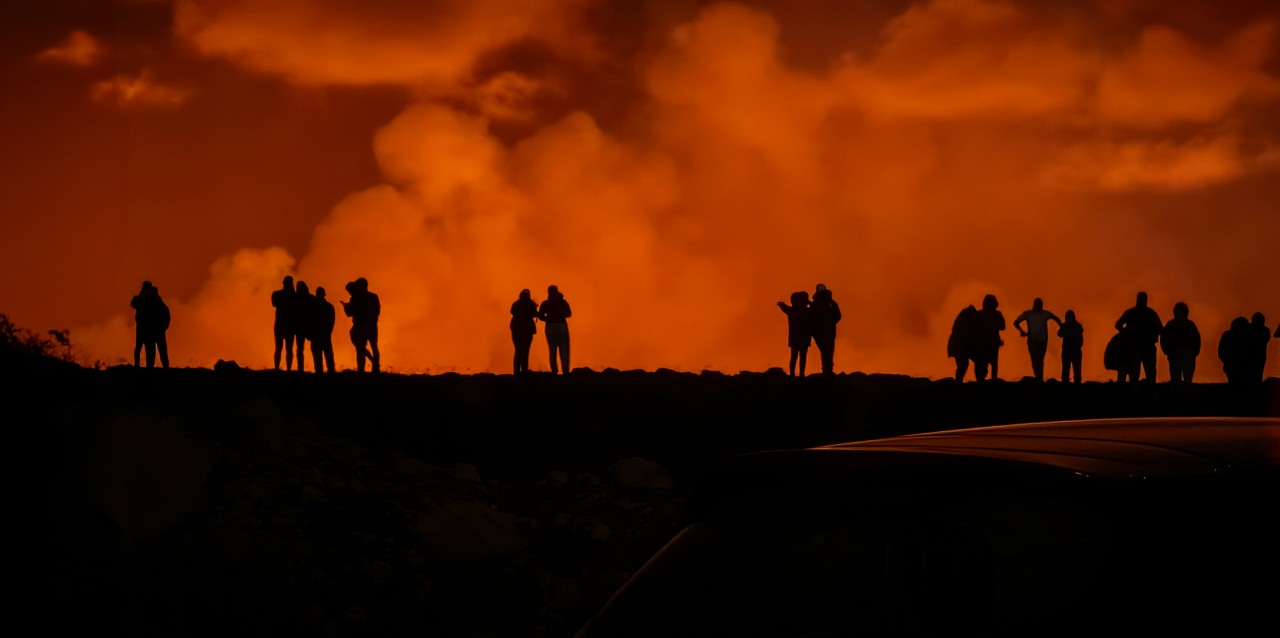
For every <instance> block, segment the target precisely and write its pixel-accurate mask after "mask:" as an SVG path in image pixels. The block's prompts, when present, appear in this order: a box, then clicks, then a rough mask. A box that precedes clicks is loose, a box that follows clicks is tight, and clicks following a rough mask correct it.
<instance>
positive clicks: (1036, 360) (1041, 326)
mask: <svg viewBox="0 0 1280 638" xmlns="http://www.w3.org/2000/svg"><path fill="white" fill-rule="evenodd" d="M1050 321H1052V322H1054V323H1056V324H1058V329H1059V330H1061V329H1062V320H1061V319H1059V318H1058V315H1055V314H1053V313H1052V312H1050V311H1048V310H1045V309H1044V301H1043V300H1042V299H1040V298H1039V297H1036V298H1035V300H1034V301H1032V302H1031V309H1030V310H1023V311H1022V314H1019V315H1018V318H1017V319H1014V320H1013V327H1014V328H1017V329H1018V334H1019V335H1021V336H1023V337H1025V338H1026V340H1027V352H1029V353H1030V354H1031V372H1032V373H1033V374H1035V377H1036V381H1044V354H1045V352H1047V351H1048V350H1049V322H1050ZM1024 323H1025V324H1027V329H1026V330H1023V329H1022V324H1024Z"/></svg>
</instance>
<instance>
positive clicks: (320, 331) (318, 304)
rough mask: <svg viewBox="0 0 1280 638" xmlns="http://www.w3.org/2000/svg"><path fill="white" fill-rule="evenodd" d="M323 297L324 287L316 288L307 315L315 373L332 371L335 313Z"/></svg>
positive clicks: (308, 337)
mask: <svg viewBox="0 0 1280 638" xmlns="http://www.w3.org/2000/svg"><path fill="white" fill-rule="evenodd" d="M325 296H326V293H325V290H324V286H317V287H316V295H315V297H313V298H312V299H313V300H312V302H311V310H310V312H308V313H307V314H308V319H307V325H308V330H307V339H308V340H309V341H310V342H311V359H312V360H313V361H314V362H315V367H314V369H315V371H316V372H324V371H325V370H326V369H327V370H328V371H329V372H333V371H334V368H333V326H334V324H335V323H336V322H337V313H336V312H335V311H334V308H333V304H331V303H329V300H328V299H326V298H325Z"/></svg>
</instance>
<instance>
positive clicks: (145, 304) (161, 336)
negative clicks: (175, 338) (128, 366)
mask: <svg viewBox="0 0 1280 638" xmlns="http://www.w3.org/2000/svg"><path fill="white" fill-rule="evenodd" d="M129 306H130V307H132V308H133V323H134V341H133V365H134V367H139V366H140V364H141V361H140V358H141V355H142V351H143V350H144V349H145V350H146V352H147V367H148V368H154V367H156V353H157V352H159V353H160V365H161V366H162V367H165V368H167V367H169V342H168V340H167V339H166V338H165V333H166V332H168V330H169V322H170V320H171V319H172V317H171V316H170V314H169V306H168V304H166V303H165V302H164V299H162V298H160V290H159V289H158V288H156V287H155V286H154V285H153V284H152V283H151V282H150V281H144V282H142V289H141V290H139V291H138V294H136V295H134V296H133V300H132V301H130V302H129Z"/></svg>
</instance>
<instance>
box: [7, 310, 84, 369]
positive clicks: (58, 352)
mask: <svg viewBox="0 0 1280 638" xmlns="http://www.w3.org/2000/svg"><path fill="white" fill-rule="evenodd" d="M0 354H3V355H8V356H14V355H16V356H27V357H48V358H52V359H57V360H59V361H65V362H67V363H76V359H77V357H76V352H75V348H74V347H73V346H72V345H71V331H70V330H50V331H49V332H48V334H47V335H43V334H40V333H37V332H32V331H30V330H27V329H26V328H19V327H18V326H16V325H14V323H13V322H12V321H10V320H9V315H5V314H0Z"/></svg>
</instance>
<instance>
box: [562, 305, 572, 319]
mask: <svg viewBox="0 0 1280 638" xmlns="http://www.w3.org/2000/svg"><path fill="white" fill-rule="evenodd" d="M572 316H573V310H570V309H569V302H567V301H566V302H564V318H565V319H568V318H569V317H572Z"/></svg>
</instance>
